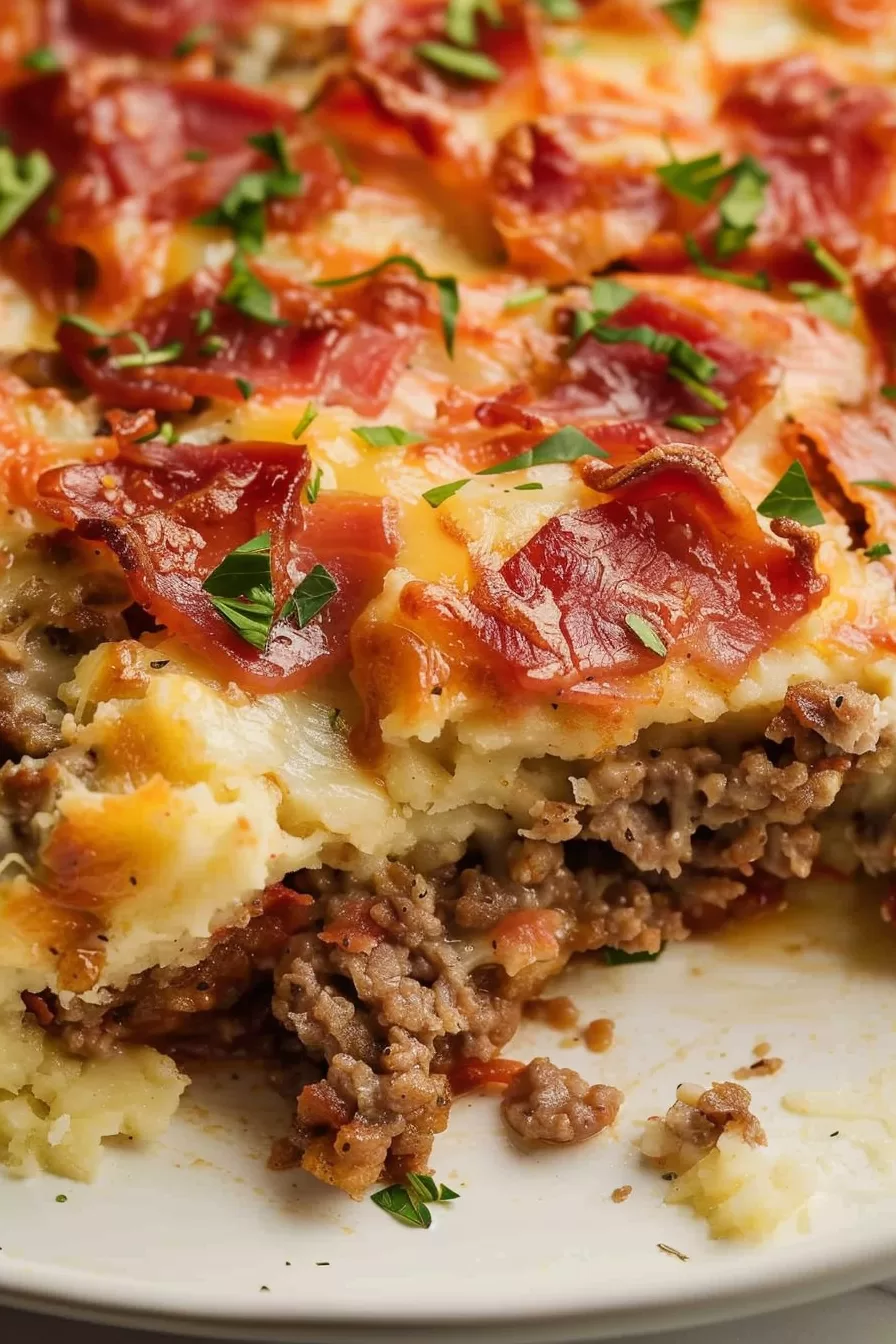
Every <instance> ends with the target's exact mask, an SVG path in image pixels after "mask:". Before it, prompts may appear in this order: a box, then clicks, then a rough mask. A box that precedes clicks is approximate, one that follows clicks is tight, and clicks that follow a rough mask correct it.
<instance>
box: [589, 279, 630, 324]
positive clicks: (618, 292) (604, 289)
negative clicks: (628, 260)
mask: <svg viewBox="0 0 896 1344" xmlns="http://www.w3.org/2000/svg"><path fill="white" fill-rule="evenodd" d="M634 297H635V291H634V290H633V289H629V287H628V285H622V284H620V283H619V281H618V280H610V279H607V278H606V277H604V278H603V279H600V280H595V282H594V284H593V285H592V286H591V308H592V311H593V312H594V313H596V314H597V316H598V317H612V315H613V314H614V313H618V312H619V310H620V308H624V307H625V305H626V304H627V303H631V301H632V299H633V298H634Z"/></svg>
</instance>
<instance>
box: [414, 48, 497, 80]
mask: <svg viewBox="0 0 896 1344" xmlns="http://www.w3.org/2000/svg"><path fill="white" fill-rule="evenodd" d="M414 52H415V54H416V55H417V56H419V57H420V59H421V60H424V61H426V62H427V64H428V65H434V66H436V67H437V68H438V69H440V70H447V71H448V72H449V74H452V75H459V76H460V77H461V78H462V79H476V80H484V81H488V82H489V83H492V84H495V83H497V82H498V80H500V79H501V78H502V77H503V73H504V72H503V71H502V69H501V67H500V65H497V64H496V63H495V62H494V61H493V60H492V59H491V57H490V56H486V54H485V52H483V51H465V50H463V49H462V48H460V47H452V46H451V45H450V44H449V43H448V42H418V43H417V45H416V47H415V48H414Z"/></svg>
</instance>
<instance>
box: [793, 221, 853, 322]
mask: <svg viewBox="0 0 896 1344" xmlns="http://www.w3.org/2000/svg"><path fill="white" fill-rule="evenodd" d="M804 245H805V248H806V251H807V252H808V253H809V254H810V256H811V257H812V259H813V261H814V262H815V263H816V265H818V266H820V267H821V269H822V270H823V271H824V272H825V274H827V275H829V276H830V277H831V279H832V280H835V281H836V282H837V286H838V287H837V289H826V288H825V287H824V286H823V285H817V284H815V282H814V281H813V280H794V281H793V282H792V283H791V284H789V285H788V286H787V288H788V289H789V290H790V292H791V294H795V295H796V297H797V298H798V299H802V301H803V304H804V305H805V307H806V308H808V309H809V312H810V313H814V314H815V316H816V317H823V318H825V319H826V321H828V322H833V323H834V325H835V326H837V327H849V326H852V320H853V317H854V316H855V311H856V306H855V303H854V302H853V300H852V298H851V297H850V295H849V294H847V293H846V289H845V286H847V285H848V284H849V283H850V280H851V276H850V274H849V271H848V270H847V269H846V267H845V266H841V265H840V262H839V261H838V260H837V258H836V257H834V256H832V255H831V253H830V252H829V251H828V250H827V248H826V247H823V246H822V244H821V243H820V242H818V240H817V239H816V238H806V239H805V240H804Z"/></svg>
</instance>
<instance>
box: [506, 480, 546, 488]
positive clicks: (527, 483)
mask: <svg viewBox="0 0 896 1344" xmlns="http://www.w3.org/2000/svg"><path fill="white" fill-rule="evenodd" d="M513 488H514V490H543V489H544V486H543V485H542V483H541V481H524V482H523V484H522V485H515V486H514V487H513Z"/></svg>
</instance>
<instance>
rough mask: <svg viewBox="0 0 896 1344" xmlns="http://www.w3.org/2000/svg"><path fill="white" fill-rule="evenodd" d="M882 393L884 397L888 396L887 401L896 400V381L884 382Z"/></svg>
mask: <svg viewBox="0 0 896 1344" xmlns="http://www.w3.org/2000/svg"><path fill="white" fill-rule="evenodd" d="M880 394H881V396H882V397H886V398H887V401H896V383H883V384H882V385H881V389H880Z"/></svg>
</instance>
